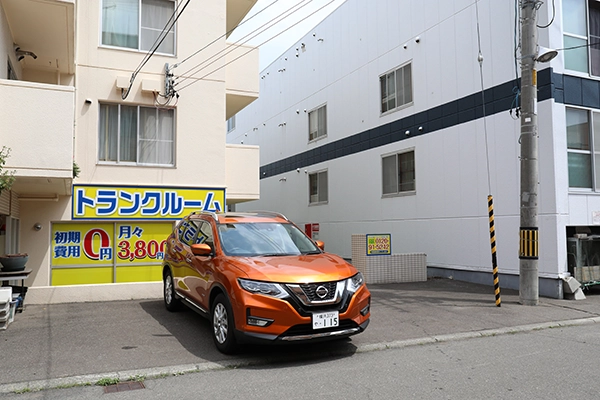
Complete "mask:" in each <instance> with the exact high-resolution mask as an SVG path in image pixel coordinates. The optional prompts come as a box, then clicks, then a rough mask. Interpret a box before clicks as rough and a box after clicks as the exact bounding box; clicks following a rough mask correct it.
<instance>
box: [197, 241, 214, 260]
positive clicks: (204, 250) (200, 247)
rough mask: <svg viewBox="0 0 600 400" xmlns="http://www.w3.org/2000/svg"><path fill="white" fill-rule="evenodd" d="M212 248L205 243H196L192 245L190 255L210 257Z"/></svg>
mask: <svg viewBox="0 0 600 400" xmlns="http://www.w3.org/2000/svg"><path fill="white" fill-rule="evenodd" d="M212 252H213V251H212V248H211V247H210V246H209V245H207V244H206V243H198V244H193V245H192V254H194V255H195V256H204V257H208V256H210V255H212Z"/></svg>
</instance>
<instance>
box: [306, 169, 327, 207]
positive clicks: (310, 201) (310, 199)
mask: <svg viewBox="0 0 600 400" xmlns="http://www.w3.org/2000/svg"><path fill="white" fill-rule="evenodd" d="M313 176H316V178H317V193H316V194H313V193H312V187H311V177H313ZM323 177H325V183H324V185H325V193H321V190H320V189H322V187H321V184H322V179H323ZM314 196H317V197H316V198H315V197H314ZM321 196H324V197H325V198H321ZM328 202H329V172H328V170H327V169H322V170H319V171H313V172H310V173H309V174H308V205H310V206H314V205H321V204H327V203H328Z"/></svg>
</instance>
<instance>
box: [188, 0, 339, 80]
mask: <svg viewBox="0 0 600 400" xmlns="http://www.w3.org/2000/svg"><path fill="white" fill-rule="evenodd" d="M334 1H335V0H331V1H329V2H328V3H326V4H325V5H323V6H321V7H319V8H318V9H316V10H315V11H313V12H312V13H310V14H309V15H307V16H306V17H304V18H302V19H301V20H299V21H297V22H296V23H294V24H292V25H290V26H289V27H287V28H286V29H284V30H282V31H281V32H279V33H277V34H276V35H275V36H273V37H271V38H269V39H267V40H265V41H264V42H262V43H260V44H259V45H258V46H256V47H260V46H262V45H264V44H265V43H268V42H270V41H271V40H273V39H275V38H276V37H278V36H280V35H281V34H283V33H284V32H286V31H288V30H290V29H291V28H293V27H294V26H296V25H298V24H299V23H301V22H303V21H304V20H306V19H308V18H310V17H312V16H313V15H314V14H316V13H318V12H319V11H321V10H322V9H324V8H325V7H327V6H328V5H330V4H331V3H333V2H334ZM253 50H254V48H251V49H249V50H248V51H246V52H245V53H243V54H241V55H239V56H237V57H236V58H234V59H232V60H230V61H229V62H227V63H225V64H224V65H222V66H220V67H218V68H216V69H214V70H212V71H211V72H209V73H207V74H205V75H203V76H202V77H200V78H196V80H195V81H193V82H191V83H188V84H187V85H185V86H183V87H182V88H180V89H179V91H181V90H183V89H185V88H187V87H189V86H191V85H193V84H194V83H196V82H199V81H201V80H202V79H204V78H206V77H207V76H209V75H211V74H213V73H215V72H217V71H219V70H220V69H222V68H224V67H226V66H228V65H229V64H231V63H232V62H234V61H236V60H238V59H240V58H242V57H243V56H245V55H246V54H248V53H250V52H251V51H253ZM232 51H233V50H232ZM227 54H228V53H227ZM225 55H226V54H225ZM220 58H223V56H222V57H220ZM203 69H204V68H203ZM197 72H200V71H197Z"/></svg>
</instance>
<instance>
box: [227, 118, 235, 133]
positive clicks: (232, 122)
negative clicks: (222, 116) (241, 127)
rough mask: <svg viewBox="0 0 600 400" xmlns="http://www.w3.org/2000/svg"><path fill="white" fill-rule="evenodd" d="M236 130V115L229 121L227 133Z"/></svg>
mask: <svg viewBox="0 0 600 400" xmlns="http://www.w3.org/2000/svg"><path fill="white" fill-rule="evenodd" d="M234 129H235V115H234V116H233V117H231V118H229V119H228V120H227V132H228V133H229V132H231V131H232V130H234Z"/></svg>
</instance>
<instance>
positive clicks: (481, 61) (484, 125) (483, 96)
mask: <svg viewBox="0 0 600 400" xmlns="http://www.w3.org/2000/svg"><path fill="white" fill-rule="evenodd" d="M478 4H479V0H477V1H476V2H475V14H476V17H477V46H478V50H479V53H478V55H477V61H478V62H479V77H480V81H481V106H482V108H483V131H484V136H485V159H486V165H487V181H488V190H489V191H488V193H489V194H490V195H491V194H492V182H491V178H490V153H489V145H488V131H487V118H486V113H485V90H484V88H485V87H484V85H483V55H482V54H481V33H480V29H479V6H478Z"/></svg>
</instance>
